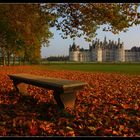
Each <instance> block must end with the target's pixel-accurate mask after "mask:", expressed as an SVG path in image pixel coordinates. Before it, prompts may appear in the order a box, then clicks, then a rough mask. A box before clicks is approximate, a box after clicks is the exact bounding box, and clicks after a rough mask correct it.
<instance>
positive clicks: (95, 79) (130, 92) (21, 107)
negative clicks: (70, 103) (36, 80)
mask: <svg viewBox="0 0 140 140" xmlns="http://www.w3.org/2000/svg"><path fill="white" fill-rule="evenodd" d="M14 73H30V74H35V75H41V76H44V77H45V76H46V77H47V76H48V77H56V78H64V79H70V80H80V81H84V82H87V83H88V86H86V87H85V88H84V89H83V90H80V91H78V92H77V95H76V96H77V98H76V102H75V109H74V110H71V109H70V108H66V110H67V111H68V112H69V113H70V114H72V115H74V118H71V117H64V116H63V115H61V113H59V111H58V109H57V105H56V103H55V100H54V98H53V91H51V90H47V89H43V88H39V87H35V86H31V85H30V86H29V87H28V95H20V94H18V93H16V92H15V91H14V90H13V82H12V80H10V78H9V77H8V74H14ZM0 136H140V76H139V75H124V74H113V73H97V72H96V73H95V72H94V73H92V72H78V71H62V70H61V71H58V70H35V69H32V66H9V67H8V66H7V67H6V66H5V67H1V68H0Z"/></svg>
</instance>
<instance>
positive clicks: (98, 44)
mask: <svg viewBox="0 0 140 140" xmlns="http://www.w3.org/2000/svg"><path fill="white" fill-rule="evenodd" d="M69 60H70V61H77V62H140V47H133V48H131V49H130V50H125V49H124V43H123V42H122V43H121V42H120V38H118V42H116V41H115V42H114V41H111V40H109V42H107V41H106V37H105V38H104V41H103V42H102V41H100V40H99V39H96V40H93V41H92V45H89V49H83V48H80V47H79V46H77V45H76V44H75V43H74V42H73V45H70V47H69Z"/></svg>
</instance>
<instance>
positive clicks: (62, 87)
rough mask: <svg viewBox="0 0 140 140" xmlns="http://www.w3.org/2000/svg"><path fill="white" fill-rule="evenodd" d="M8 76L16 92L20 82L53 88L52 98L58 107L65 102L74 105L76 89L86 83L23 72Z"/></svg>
mask: <svg viewBox="0 0 140 140" xmlns="http://www.w3.org/2000/svg"><path fill="white" fill-rule="evenodd" d="M8 76H9V77H10V79H11V80H13V84H14V86H15V89H16V90H17V92H20V91H19V88H18V85H19V84H20V83H25V84H29V85H34V86H38V87H42V88H46V89H50V90H53V91H54V94H53V95H54V98H55V100H56V102H57V104H58V106H59V108H60V109H64V108H65V107H67V104H68V105H69V104H72V106H74V102H75V97H76V96H75V93H76V91H77V90H81V89H82V88H83V87H84V86H85V85H87V83H85V82H81V81H75V80H67V79H58V78H51V77H43V76H37V75H31V74H25V73H20V74H9V75H8ZM68 107H69V106H68Z"/></svg>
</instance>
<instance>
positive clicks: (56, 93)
mask: <svg viewBox="0 0 140 140" xmlns="http://www.w3.org/2000/svg"><path fill="white" fill-rule="evenodd" d="M60 94H61V93H60V91H56V90H55V91H54V99H55V101H56V103H57V104H58V106H59V108H60V109H62V110H63V109H65V106H64V104H63V102H62V100H61V98H60Z"/></svg>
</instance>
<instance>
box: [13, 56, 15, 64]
mask: <svg viewBox="0 0 140 140" xmlns="http://www.w3.org/2000/svg"><path fill="white" fill-rule="evenodd" d="M14 65H15V55H14V56H13V66H14Z"/></svg>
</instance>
